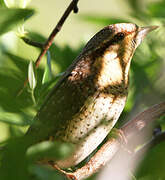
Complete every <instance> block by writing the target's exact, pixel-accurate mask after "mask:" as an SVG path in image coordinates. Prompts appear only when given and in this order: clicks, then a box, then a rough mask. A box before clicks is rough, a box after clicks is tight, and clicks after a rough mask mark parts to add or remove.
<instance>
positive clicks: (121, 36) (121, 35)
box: [116, 32, 125, 40]
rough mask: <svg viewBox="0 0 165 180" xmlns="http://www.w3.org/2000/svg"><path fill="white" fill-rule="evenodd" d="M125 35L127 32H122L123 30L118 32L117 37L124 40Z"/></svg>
mask: <svg viewBox="0 0 165 180" xmlns="http://www.w3.org/2000/svg"><path fill="white" fill-rule="evenodd" d="M124 37H125V34H124V33H122V32H120V33H117V34H116V38H117V39H118V40H123V39H124Z"/></svg>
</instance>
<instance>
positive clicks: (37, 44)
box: [21, 37, 44, 49]
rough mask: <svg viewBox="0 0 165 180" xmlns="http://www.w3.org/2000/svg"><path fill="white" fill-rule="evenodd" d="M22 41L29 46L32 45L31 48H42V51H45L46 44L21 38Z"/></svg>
mask: <svg viewBox="0 0 165 180" xmlns="http://www.w3.org/2000/svg"><path fill="white" fill-rule="evenodd" d="M21 39H22V40H23V41H24V42H25V43H26V44H28V45H31V46H34V47H37V48H41V49H43V47H44V44H42V43H39V42H36V41H32V40H30V39H28V38H26V37H21Z"/></svg>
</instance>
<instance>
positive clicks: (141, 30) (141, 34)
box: [136, 26, 159, 46]
mask: <svg viewBox="0 0 165 180" xmlns="http://www.w3.org/2000/svg"><path fill="white" fill-rule="evenodd" d="M158 27H159V26H146V27H140V28H139V29H138V32H137V36H136V42H137V46H138V45H139V44H140V43H141V42H142V41H143V39H144V38H145V36H146V35H147V34H148V33H149V32H151V31H153V30H155V29H157V28H158Z"/></svg>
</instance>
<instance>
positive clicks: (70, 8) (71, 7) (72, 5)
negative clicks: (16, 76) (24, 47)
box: [17, 0, 79, 96]
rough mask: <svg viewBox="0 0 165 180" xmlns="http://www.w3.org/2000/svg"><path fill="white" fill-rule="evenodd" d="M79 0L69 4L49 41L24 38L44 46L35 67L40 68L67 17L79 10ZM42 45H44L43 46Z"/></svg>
mask: <svg viewBox="0 0 165 180" xmlns="http://www.w3.org/2000/svg"><path fill="white" fill-rule="evenodd" d="M78 1H79V0H72V2H71V3H70V4H69V6H68V7H67V9H66V10H65V12H64V14H63V15H62V17H61V19H60V20H59V22H58V23H57V25H56V26H55V28H54V29H53V31H52V32H51V34H50V35H49V37H48V39H47V41H46V42H45V44H44V45H42V44H40V43H37V42H33V41H31V40H29V39H27V38H22V39H23V40H24V42H25V43H27V44H30V45H33V46H35V47H40V48H42V50H41V52H40V54H39V56H38V58H37V60H36V61H35V67H36V69H37V68H38V66H39V64H40V62H41V59H42V57H43V56H44V55H45V54H46V52H47V51H48V49H49V48H50V46H51V45H52V43H53V40H54V38H55V36H56V35H57V33H58V32H59V31H60V30H61V28H62V26H63V24H64V22H65V21H66V19H67V17H68V16H69V14H70V13H71V12H72V11H74V13H77V12H78V7H77V4H78ZM41 46H42V47H41ZM27 82H28V80H27V79H26V80H25V82H24V86H23V87H25V86H26V85H27ZM21 93H22V90H21V91H20V92H19V93H18V95H17V96H19V95H20V94H21Z"/></svg>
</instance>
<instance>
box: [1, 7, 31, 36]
mask: <svg viewBox="0 0 165 180" xmlns="http://www.w3.org/2000/svg"><path fill="white" fill-rule="evenodd" d="M0 14H1V16H0V35H1V34H4V33H6V32H8V31H10V30H12V29H13V28H14V27H16V26H17V25H18V24H19V23H21V22H23V20H24V19H26V18H27V17H29V16H32V15H33V14H34V10H32V9H18V8H13V9H9V8H3V7H1V8H0Z"/></svg>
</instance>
